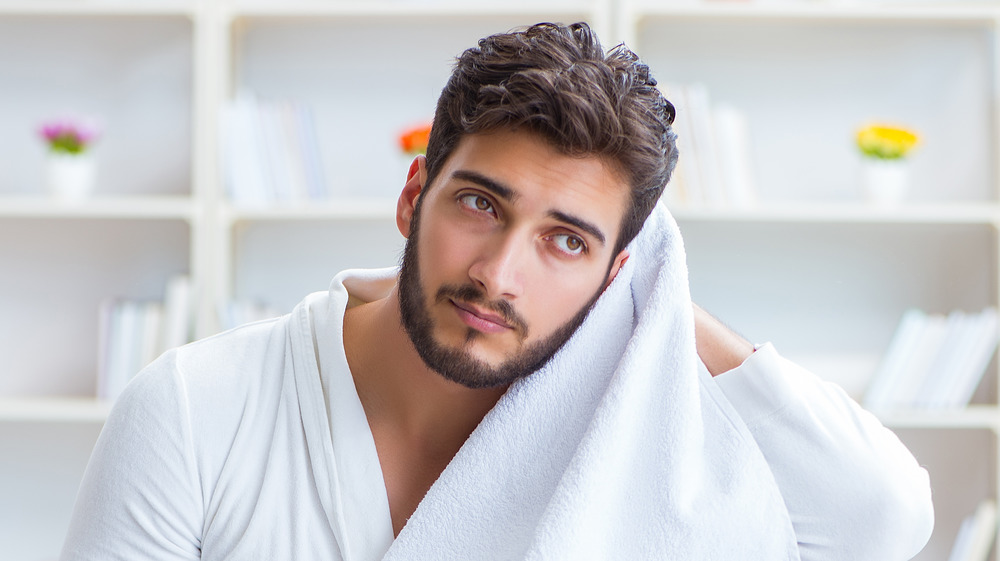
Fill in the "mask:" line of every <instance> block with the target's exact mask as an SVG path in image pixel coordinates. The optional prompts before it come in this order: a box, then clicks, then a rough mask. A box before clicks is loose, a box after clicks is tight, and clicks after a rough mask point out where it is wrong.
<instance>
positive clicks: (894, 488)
mask: <svg viewBox="0 0 1000 561" xmlns="http://www.w3.org/2000/svg"><path fill="white" fill-rule="evenodd" d="M695 338H696V345H697V349H698V354H699V356H700V357H701V360H702V362H704V364H705V365H706V367H707V368H708V369H709V372H710V373H711V374H712V375H713V376H715V377H714V378H713V379H712V381H713V382H714V383H717V384H718V385H719V387H720V388H721V389H722V391H723V393H724V394H725V395H726V397H727V398H728V399H729V401H730V402H731V403H732V404H733V406H734V408H735V409H736V411H737V412H738V413H739V414H740V416H741V417H742V419H743V421H744V422H745V423H746V425H747V427H748V429H749V430H750V433H751V434H752V435H753V438H754V440H755V441H756V442H757V445H758V447H759V448H760V450H761V451H762V452H763V454H764V457H765V459H766V460H767V462H768V464H769V466H770V468H771V472H772V473H773V474H774V478H775V481H776V482H777V484H778V487H779V488H780V489H781V494H782V497H783V498H784V500H785V505H786V507H787V508H788V512H789V515H790V516H791V519H792V525H793V526H794V528H795V534H796V538H797V540H798V542H799V553H800V555H801V559H802V561H820V560H829V561H833V560H843V559H858V560H869V559H871V560H875V559H877V560H879V561H892V560H904V559H909V558H910V557H912V556H913V555H916V553H917V552H919V551H920V549H922V548H923V546H924V545H925V544H926V542H927V539H928V538H929V537H930V533H931V530H932V528H933V524H934V514H933V507H932V504H931V494H930V484H929V481H928V477H927V472H926V470H924V469H923V468H921V467H920V466H919V465H918V464H917V462H916V460H915V459H914V458H913V456H912V455H911V454H910V452H909V451H908V450H907V449H906V447H905V446H903V444H902V443H901V442H900V441H899V439H898V438H897V437H896V435H895V434H893V433H892V431H890V430H888V429H886V428H885V427H883V426H882V424H881V423H880V422H879V421H878V420H877V419H876V418H875V417H874V416H873V415H871V414H870V413H868V412H867V411H865V410H863V409H862V408H861V407H860V406H859V405H858V404H857V403H856V402H855V401H854V400H853V399H851V398H850V397H849V396H848V395H847V394H846V393H845V392H844V391H843V390H842V389H841V388H839V387H838V386H836V385H834V384H831V383H828V382H823V381H822V380H820V379H819V378H818V377H816V376H815V375H813V374H812V373H810V372H808V371H806V370H804V369H802V368H801V367H799V366H797V365H795V364H793V363H791V362H790V361H788V360H786V359H784V358H782V357H781V356H779V355H778V354H777V352H776V351H775V350H774V347H772V346H771V345H765V346H763V347H760V348H759V349H758V350H757V351H756V352H755V351H754V349H753V346H752V345H751V344H750V343H749V342H747V341H746V340H745V339H743V338H742V337H740V336H739V335H736V334H735V333H733V332H732V331H730V330H729V329H727V328H726V327H725V326H724V325H722V323H720V322H719V321H718V320H716V319H714V318H712V317H711V316H710V315H708V314H707V313H705V312H704V310H701V309H700V308H697V307H695ZM723 373H725V374H724V375H720V374H723Z"/></svg>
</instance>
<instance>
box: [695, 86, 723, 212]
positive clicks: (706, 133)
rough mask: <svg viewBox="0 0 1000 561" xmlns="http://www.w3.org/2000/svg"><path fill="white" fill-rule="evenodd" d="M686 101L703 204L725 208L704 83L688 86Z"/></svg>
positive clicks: (710, 113)
mask: <svg viewBox="0 0 1000 561" xmlns="http://www.w3.org/2000/svg"><path fill="white" fill-rule="evenodd" d="M687 102H688V110H689V112H690V115H691V117H690V119H691V127H692V132H693V134H692V135H691V140H692V143H693V152H694V153H696V154H697V159H698V164H699V166H698V168H699V174H700V175H701V187H702V191H703V192H704V194H705V202H706V203H707V204H709V205H712V206H722V205H725V204H726V193H725V188H724V187H723V185H722V175H721V173H720V170H719V159H718V150H717V148H716V144H715V127H714V126H713V124H712V111H711V107H712V106H711V102H710V100H709V96H708V88H707V87H706V86H705V85H704V84H691V85H690V86H689V87H688V89H687Z"/></svg>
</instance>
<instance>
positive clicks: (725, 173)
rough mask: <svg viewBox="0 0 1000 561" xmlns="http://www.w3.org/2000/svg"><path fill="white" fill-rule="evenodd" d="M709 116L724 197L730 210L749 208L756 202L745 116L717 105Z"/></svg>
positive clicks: (755, 185) (737, 111) (755, 186)
mask: <svg viewBox="0 0 1000 561" xmlns="http://www.w3.org/2000/svg"><path fill="white" fill-rule="evenodd" d="M712 114H713V119H712V120H713V123H714V125H715V140H716V148H717V149H718V156H719V167H720V171H721V176H722V184H723V187H724V188H725V192H726V198H727V200H728V202H729V204H730V205H732V206H734V207H742V208H745V207H748V206H753V205H754V204H755V203H756V202H757V184H756V180H755V179H754V172H753V161H752V157H751V155H750V146H751V143H750V125H749V124H748V123H747V117H746V115H745V114H744V113H743V112H742V111H740V110H738V109H736V108H735V107H732V106H730V105H719V106H717V107H716V108H715V109H713V111H712Z"/></svg>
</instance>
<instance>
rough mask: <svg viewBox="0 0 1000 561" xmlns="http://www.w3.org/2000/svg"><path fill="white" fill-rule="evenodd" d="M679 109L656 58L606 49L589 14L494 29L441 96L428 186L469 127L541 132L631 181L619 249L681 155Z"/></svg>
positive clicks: (461, 62)
mask: <svg viewBox="0 0 1000 561" xmlns="http://www.w3.org/2000/svg"><path fill="white" fill-rule="evenodd" d="M674 116H675V111H674V106H673V105H672V104H671V103H670V102H669V101H667V100H666V99H665V98H664V97H663V95H662V94H661V93H660V90H659V89H657V88H656V80H655V79H654V78H653V77H652V76H651V75H650V73H649V67H648V66H646V65H645V64H643V63H642V62H640V61H639V57H638V56H637V55H636V54H635V53H633V52H632V51H630V50H629V49H628V48H626V47H625V46H624V45H618V46H617V47H615V48H613V49H611V50H610V51H609V52H607V53H605V52H604V48H603V47H602V46H601V43H600V41H599V40H598V38H597V35H596V34H594V32H593V31H592V30H591V29H590V26H589V25H587V24H586V23H574V24H572V25H568V26H564V25H558V24H553V23H539V24H537V25H533V26H531V27H528V28H527V29H523V30H518V31H513V32H510V33H502V34H498V35H491V36H489V37H486V38H484V39H480V41H479V46H478V47H477V48H471V49H468V50H466V51H465V52H463V53H462V54H461V55H460V56H459V57H458V60H457V63H456V65H455V69H454V71H453V72H452V75H451V78H450V79H449V80H448V83H447V85H445V87H444V89H443V90H442V92H441V97H440V98H438V103H437V110H436V111H435V114H434V124H433V126H432V127H431V134H430V139H429V141H428V144H427V174H428V177H427V186H426V187H427V188H429V187H430V185H431V183H432V182H433V180H434V178H435V177H436V176H437V174H438V173H439V172H440V170H441V168H442V167H443V166H444V163H445V161H446V160H447V159H448V157H449V156H450V155H451V153H452V152H453V151H454V150H455V147H456V146H457V145H458V142H459V140H461V138H462V137H463V136H465V135H469V134H476V133H486V132H492V131H496V130H501V129H514V128H518V129H526V130H529V131H532V132H534V133H537V134H540V135H542V137H544V138H545V139H547V140H548V141H549V142H550V143H551V144H552V145H553V146H554V147H555V148H556V149H557V150H559V151H560V152H561V153H564V154H567V155H574V156H591V155H594V156H598V157H600V158H602V159H605V160H606V161H608V162H610V163H612V164H613V165H615V166H616V167H617V170H618V171H619V173H621V174H622V177H623V178H624V179H626V180H627V181H628V183H629V186H630V188H631V197H630V204H629V206H628V208H627V210H626V212H625V216H624V217H623V219H622V225H621V228H620V230H619V232H618V240H617V242H616V245H615V252H614V253H615V254H617V253H618V252H619V251H620V250H621V249H623V248H624V247H625V246H626V245H628V243H629V242H630V241H632V238H634V237H635V236H636V234H638V233H639V230H640V229H641V228H642V224H643V222H645V220H646V218H647V217H648V216H649V214H650V213H651V212H652V210H653V207H654V206H655V205H656V201H657V200H658V199H659V197H660V194H661V193H662V192H663V189H664V187H665V186H666V184H667V181H668V180H669V179H670V174H671V172H672V171H673V169H674V166H675V165H676V163H677V146H676V135H675V134H674V132H673V130H672V129H671V124H673V121H674ZM418 202H419V201H418Z"/></svg>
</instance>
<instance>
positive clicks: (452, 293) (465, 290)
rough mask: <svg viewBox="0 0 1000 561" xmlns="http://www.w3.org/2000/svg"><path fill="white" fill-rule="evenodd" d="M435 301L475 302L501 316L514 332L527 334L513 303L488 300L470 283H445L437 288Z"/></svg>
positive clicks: (525, 324) (522, 319)
mask: <svg viewBox="0 0 1000 561" xmlns="http://www.w3.org/2000/svg"><path fill="white" fill-rule="evenodd" d="M435 299H436V300H437V302H443V301H444V300H457V301H460V302H468V303H470V304H475V305H477V306H479V307H481V308H486V309H487V310H489V311H491V312H493V313H495V314H497V315H498V316H500V317H502V318H503V320H504V321H505V322H507V325H509V326H511V328H513V329H514V331H515V332H517V334H518V335H519V336H520V337H521V338H522V339H523V338H525V337H527V336H528V323H527V322H526V321H524V318H522V317H521V315H520V314H518V313H517V310H515V309H514V306H513V304H511V303H510V302H508V301H506V300H489V299H487V298H486V294H485V293H483V291H482V290H480V289H478V288H476V287H475V286H473V285H471V284H462V285H456V284H445V285H442V286H441V287H440V288H438V291H437V294H436V295H435Z"/></svg>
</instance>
